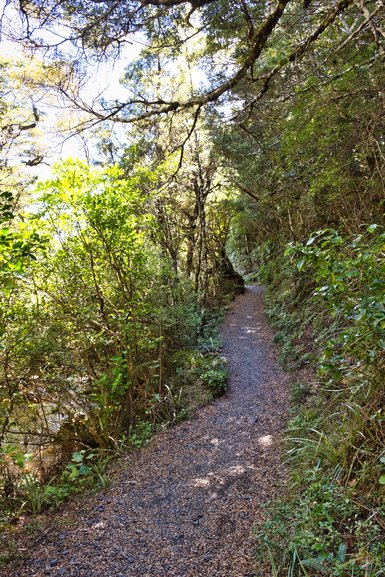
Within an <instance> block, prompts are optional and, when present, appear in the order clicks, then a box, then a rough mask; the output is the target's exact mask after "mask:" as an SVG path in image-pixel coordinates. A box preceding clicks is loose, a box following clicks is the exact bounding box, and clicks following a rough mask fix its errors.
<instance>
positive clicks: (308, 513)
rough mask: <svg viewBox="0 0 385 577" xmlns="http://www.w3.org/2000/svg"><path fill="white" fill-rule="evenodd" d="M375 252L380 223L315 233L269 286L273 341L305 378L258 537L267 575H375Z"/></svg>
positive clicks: (382, 430)
mask: <svg viewBox="0 0 385 577" xmlns="http://www.w3.org/2000/svg"><path fill="white" fill-rule="evenodd" d="M384 247H385V233H384V232H383V230H382V228H381V227H380V226H376V225H371V226H365V227H362V232H361V233H360V234H356V235H351V236H342V235H341V234H340V233H338V231H336V230H334V229H322V230H319V231H317V232H315V233H313V234H312V235H311V237H310V238H309V239H308V240H307V241H306V242H304V243H292V244H291V245H290V246H289V247H288V249H287V251H286V258H289V259H290V261H291V265H290V266H289V265H288V264H287V263H286V266H285V269H282V267H281V268H280V269H279V272H278V273H277V274H275V275H273V277H272V278H271V282H272V285H271V286H272V287H273V290H271V289H270V293H269V295H268V303H269V305H268V306H269V310H270V314H271V315H272V317H273V320H274V323H275V326H276V328H277V329H278V333H276V334H277V335H278V338H276V340H277V342H278V344H279V345H280V346H281V347H282V346H283V348H285V346H286V347H288V351H289V353H290V357H288V356H287V351H284V354H285V358H286V359H287V358H289V359H291V362H290V364H289V366H291V368H296V366H297V364H296V359H299V360H300V362H301V365H302V366H303V363H304V360H305V361H306V360H307V361H309V360H310V361H311V363H310V366H311V367H313V368H314V369H315V371H316V372H315V375H314V377H313V381H314V382H313V384H312V385H311V386H310V387H307V393H306V395H302V394H301V395H298V387H296V389H295V395H296V398H297V399H298V401H299V404H297V405H296V409H295V412H296V414H295V416H294V417H293V418H292V419H291V421H290V423H289V425H288V430H287V463H288V464H289V465H290V470H291V480H290V481H289V483H288V487H287V488H286V491H284V494H283V496H282V497H281V498H280V499H278V500H277V502H276V503H273V504H271V506H270V509H269V513H268V520H267V522H266V523H265V524H264V525H260V527H259V530H258V539H259V540H260V545H261V548H260V551H261V552H264V553H268V554H269V556H270V558H271V562H272V567H273V568H274V571H275V573H274V575H277V576H278V575H279V576H282V577H283V576H286V575H287V576H294V575H296V576H312V577H313V576H314V577H315V576H317V577H318V576H320V575H333V576H343V577H351V576H354V577H375V576H380V575H384V574H385V569H384V567H385V547H384V532H385V527H384V524H383V516H384V513H385V509H384V496H385V492H384V485H385V474H384V473H385V450H384V447H385V419H384V395H385V389H384V385H383V383H384V371H385V356H384V343H383V340H384V338H385V332H384V330H385V322H384V320H385V317H384V315H385V308H384V288H385V285H384V276H385V275H384V273H385V257H384ZM281 258H284V257H281ZM275 264H276V262H275ZM275 264H274V262H273V263H270V265H269V266H270V268H274V266H275ZM314 341H315V342H314ZM288 343H289V344H288Z"/></svg>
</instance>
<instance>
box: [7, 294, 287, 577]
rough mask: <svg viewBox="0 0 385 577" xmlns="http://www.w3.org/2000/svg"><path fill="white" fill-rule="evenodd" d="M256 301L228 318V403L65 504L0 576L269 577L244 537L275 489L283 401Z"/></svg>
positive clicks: (246, 299)
mask: <svg viewBox="0 0 385 577" xmlns="http://www.w3.org/2000/svg"><path fill="white" fill-rule="evenodd" d="M262 297H263V292H262V289H260V288H255V287H248V288H247V290H246V293H245V294H244V295H241V296H238V297H237V298H236V300H235V302H234V304H233V306H232V310H231V312H230V313H229V314H228V315H227V319H226V322H225V325H224V328H223V338H224V346H223V354H224V355H225V356H226V357H227V358H228V361H229V368H230V381H229V390H228V392H227V393H226V395H224V396H223V397H221V398H220V399H217V400H216V401H215V402H214V403H212V404H211V405H209V406H207V407H204V408H203V409H201V410H200V411H199V412H198V414H197V415H196V417H194V418H193V419H191V420H190V421H186V422H183V423H182V424H180V425H178V426H176V427H174V428H172V429H169V430H168V431H165V432H163V433H160V434H159V435H157V436H156V438H155V439H154V441H153V442H152V443H151V445H150V446H149V447H146V448H144V449H142V450H140V451H138V452H136V453H135V455H134V456H132V455H131V456H129V457H128V458H127V460H124V461H123V463H122V464H121V466H120V468H119V470H118V472H117V474H116V476H115V477H114V480H113V481H112V484H111V485H110V487H109V488H108V489H106V490H105V491H104V492H102V493H100V494H99V495H96V496H93V497H88V498H82V499H81V500H80V499H79V501H77V503H72V504H71V505H69V506H68V507H67V508H66V510H64V511H62V512H61V515H60V516H59V519H58V521H57V523H58V522H61V526H60V525H58V524H57V523H56V526H54V527H52V528H51V530H50V531H49V532H48V533H47V534H46V535H45V537H44V538H43V539H41V540H40V542H39V543H37V544H35V545H34V547H33V550H31V551H30V552H28V553H26V554H25V559H24V561H23V562H22V563H21V564H20V565H19V567H15V565H14V566H13V567H12V568H11V567H8V569H0V575H7V576H9V577H10V576H12V577H16V576H17V577H25V576H39V577H40V576H43V575H44V576H45V575H50V576H52V577H56V576H61V577H166V576H169V577H174V576H175V577H245V576H247V577H251V576H258V577H259V576H261V577H267V574H266V573H265V572H264V571H263V570H260V571H259V572H258V570H256V569H255V565H254V559H253V557H254V552H255V543H254V541H253V537H252V528H253V523H255V521H256V520H257V519H258V518H260V517H261V515H262V514H263V513H262V511H263V510H261V504H262V503H263V502H264V501H266V499H269V498H271V497H272V496H273V495H274V490H275V487H276V486H277V485H280V484H282V477H283V475H284V472H283V470H282V469H279V468H278V466H279V459H280V450H279V435H280V432H281V430H282V427H283V424H284V421H285V414H286V411H287V406H288V393H287V377H286V376H285V375H284V374H283V373H282V371H281V370H280V369H279V367H278V365H277V362H276V359H275V354H274V351H273V348H272V345H271V330H270V328H269V327H268V325H267V323H266V319H265V317H264V313H263V304H262ZM79 507H80V508H79ZM60 527H61V528H60ZM4 571H5V572H4Z"/></svg>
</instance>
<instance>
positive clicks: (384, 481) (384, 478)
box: [378, 475, 385, 485]
mask: <svg viewBox="0 0 385 577" xmlns="http://www.w3.org/2000/svg"><path fill="white" fill-rule="evenodd" d="M378 482H379V483H380V485H385V475H381V477H380V478H379V479H378Z"/></svg>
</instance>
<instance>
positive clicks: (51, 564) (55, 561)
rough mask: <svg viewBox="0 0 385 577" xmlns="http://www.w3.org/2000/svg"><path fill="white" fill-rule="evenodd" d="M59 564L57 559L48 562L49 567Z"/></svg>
mask: <svg viewBox="0 0 385 577" xmlns="http://www.w3.org/2000/svg"><path fill="white" fill-rule="evenodd" d="M58 563H59V561H58V560H57V559H51V561H50V562H49V564H50V566H51V567H56V565H57V564H58Z"/></svg>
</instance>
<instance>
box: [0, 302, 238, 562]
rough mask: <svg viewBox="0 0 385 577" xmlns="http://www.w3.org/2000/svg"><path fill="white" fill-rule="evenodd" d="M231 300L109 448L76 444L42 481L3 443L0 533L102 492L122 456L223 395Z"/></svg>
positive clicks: (3, 557) (209, 318)
mask: <svg viewBox="0 0 385 577" xmlns="http://www.w3.org/2000/svg"><path fill="white" fill-rule="evenodd" d="M231 298H232V295H231V294H228V295H225V296H223V298H222V300H221V302H220V303H219V304H218V306H217V307H216V308H212V309H210V310H209V311H206V314H205V316H204V322H203V323H202V326H201V330H200V332H199V335H198V337H197V340H196V344H195V347H191V348H188V349H187V348H186V349H181V350H179V351H177V352H176V353H175V354H174V355H173V357H172V360H171V364H172V371H170V374H169V376H168V384H166V385H165V387H164V390H163V391H162V393H158V394H154V395H153V398H152V399H149V400H148V402H147V405H148V408H147V409H146V412H145V413H144V414H143V416H142V417H141V418H140V419H138V420H137V422H136V424H135V426H133V427H132V428H131V429H130V431H129V433H128V435H127V436H123V437H121V438H120V439H117V440H115V441H114V445H113V447H112V448H108V449H106V448H101V447H95V446H94V447H87V446H86V445H84V444H83V443H81V444H79V447H78V448H77V449H76V450H75V451H73V452H72V453H71V454H70V455H69V456H68V457H67V460H66V461H64V459H63V460H62V462H61V466H60V467H58V471H57V473H56V474H54V475H51V476H50V477H49V478H48V479H47V478H44V477H42V476H41V475H39V472H38V471H37V470H36V468H35V467H34V466H33V462H32V455H30V454H28V453H25V452H24V451H23V448H22V447H18V446H16V445H14V444H4V445H3V447H2V454H1V465H0V467H1V471H2V477H3V478H5V479H7V478H9V486H8V485H7V482H5V485H4V490H3V493H2V496H1V515H0V532H1V531H4V530H5V531H7V530H8V529H9V528H10V525H11V524H15V525H17V523H18V521H19V519H24V518H25V516H32V517H34V516H39V515H41V514H42V513H44V512H45V511H47V510H48V509H51V510H52V509H56V508H58V507H59V506H60V505H62V504H63V503H64V502H65V501H66V500H67V499H68V498H69V497H70V496H72V495H74V494H77V493H81V492H84V491H87V492H93V491H96V490H99V489H101V488H104V487H105V486H107V485H108V483H109V471H108V468H109V465H110V464H111V462H112V461H115V460H116V459H117V458H119V456H120V455H121V454H122V453H123V452H125V451H127V450H133V449H138V448H140V447H143V446H144V445H147V444H148V443H149V442H150V440H151V438H152V437H153V435H154V433H156V432H157V431H158V430H160V429H162V428H164V427H167V426H170V425H174V424H176V423H178V422H179V421H180V420H182V419H185V418H187V417H189V416H190V415H192V414H193V413H194V411H195V410H196V409H197V408H198V407H200V406H202V405H204V404H207V403H208V402H210V401H211V400H212V399H213V398H215V397H217V396H219V395H221V394H223V392H224V391H225V390H226V384H227V363H226V359H225V358H224V357H223V356H222V355H221V353H220V347H221V339H220V335H219V326H220V324H221V323H222V321H223V315H224V311H225V310H226V307H227V305H228V303H229V302H230V300H231ZM23 522H24V521H23ZM11 545H12V543H11ZM13 557H14V551H13V550H12V547H11V548H9V547H8V545H7V547H6V552H5V553H4V552H3V553H2V552H0V562H3V563H4V562H7V561H8V560H10V559H12V558H13Z"/></svg>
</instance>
